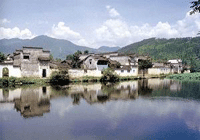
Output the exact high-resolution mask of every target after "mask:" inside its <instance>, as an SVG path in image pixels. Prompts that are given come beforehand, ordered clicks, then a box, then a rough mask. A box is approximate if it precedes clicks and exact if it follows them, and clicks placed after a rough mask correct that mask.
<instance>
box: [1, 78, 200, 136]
mask: <svg viewBox="0 0 200 140" xmlns="http://www.w3.org/2000/svg"><path fill="white" fill-rule="evenodd" d="M199 99H200V84H199V83H180V82H176V81H171V80H167V79H146V80H139V81H127V82H121V83H117V84H111V83H108V84H103V85H102V84H100V83H95V84H75V85H73V84H72V85H67V86H55V87H51V86H47V87H28V88H27V87H26V88H18V89H0V101H1V103H0V113H1V115H0V126H3V129H2V130H3V134H4V135H3V138H2V139H6V138H7V139H16V137H17V138H18V139H124V138H125V136H126V139H164V138H165V139H199V138H200V123H199V122H200V102H199ZM5 102H9V103H5ZM10 102H12V103H10ZM50 107H51V108H50ZM13 108H15V110H17V111H18V113H16V111H15V110H14V109H13ZM50 109H51V111H50ZM19 113H20V114H21V116H22V117H24V118H29V117H34V118H32V119H26V121H24V119H22V117H21V116H20V115H19ZM42 115H44V116H45V117H35V116H42ZM11 124H13V125H11ZM35 124H37V125H35ZM16 126H18V129H16V128H15V127H16ZM30 131H31V133H30ZM5 132H7V133H5ZM44 134H45V135H44ZM100 136H101V137H100ZM0 139H1V138H0Z"/></svg>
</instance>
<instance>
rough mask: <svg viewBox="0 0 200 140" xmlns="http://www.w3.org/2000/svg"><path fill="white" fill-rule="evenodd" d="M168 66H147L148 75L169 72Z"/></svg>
mask: <svg viewBox="0 0 200 140" xmlns="http://www.w3.org/2000/svg"><path fill="white" fill-rule="evenodd" d="M169 73H170V68H149V69H148V74H150V75H159V74H169Z"/></svg>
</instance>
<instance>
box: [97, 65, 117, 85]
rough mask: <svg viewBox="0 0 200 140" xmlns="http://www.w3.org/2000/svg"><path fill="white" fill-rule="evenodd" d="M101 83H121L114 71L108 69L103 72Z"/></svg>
mask: <svg viewBox="0 0 200 140" xmlns="http://www.w3.org/2000/svg"><path fill="white" fill-rule="evenodd" d="M100 81H101V82H116V81H119V76H118V75H117V74H116V73H115V72H114V70H113V69H111V68H107V69H104V70H103V76H102V77H101V79H100Z"/></svg>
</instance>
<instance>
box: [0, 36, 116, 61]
mask: <svg viewBox="0 0 200 140" xmlns="http://www.w3.org/2000/svg"><path fill="white" fill-rule="evenodd" d="M22 46H27V47H43V48H44V49H47V50H50V51H51V53H52V54H53V56H54V58H61V59H65V57H66V55H68V54H73V53H74V52H76V51H77V50H80V51H84V50H88V51H89V52H90V53H100V52H110V51H116V49H117V48H115V47H114V48H111V47H106V48H103V49H102V47H100V48H99V49H93V48H89V47H85V46H78V45H76V44H73V43H72V42H70V41H67V40H64V39H55V38H51V37H48V36H44V35H41V36H37V37H35V38H33V39H24V40H23V39H18V38H14V39H2V40H0V52H3V53H6V54H8V53H13V52H14V51H15V50H16V49H22Z"/></svg>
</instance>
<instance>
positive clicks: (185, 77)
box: [167, 72, 200, 81]
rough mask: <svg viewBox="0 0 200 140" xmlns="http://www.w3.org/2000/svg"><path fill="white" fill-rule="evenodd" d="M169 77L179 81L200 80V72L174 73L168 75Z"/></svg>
mask: <svg viewBox="0 0 200 140" xmlns="http://www.w3.org/2000/svg"><path fill="white" fill-rule="evenodd" d="M167 78H168V79H174V80H179V81H200V72H196V73H184V74H173V75H169V76H167Z"/></svg>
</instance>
